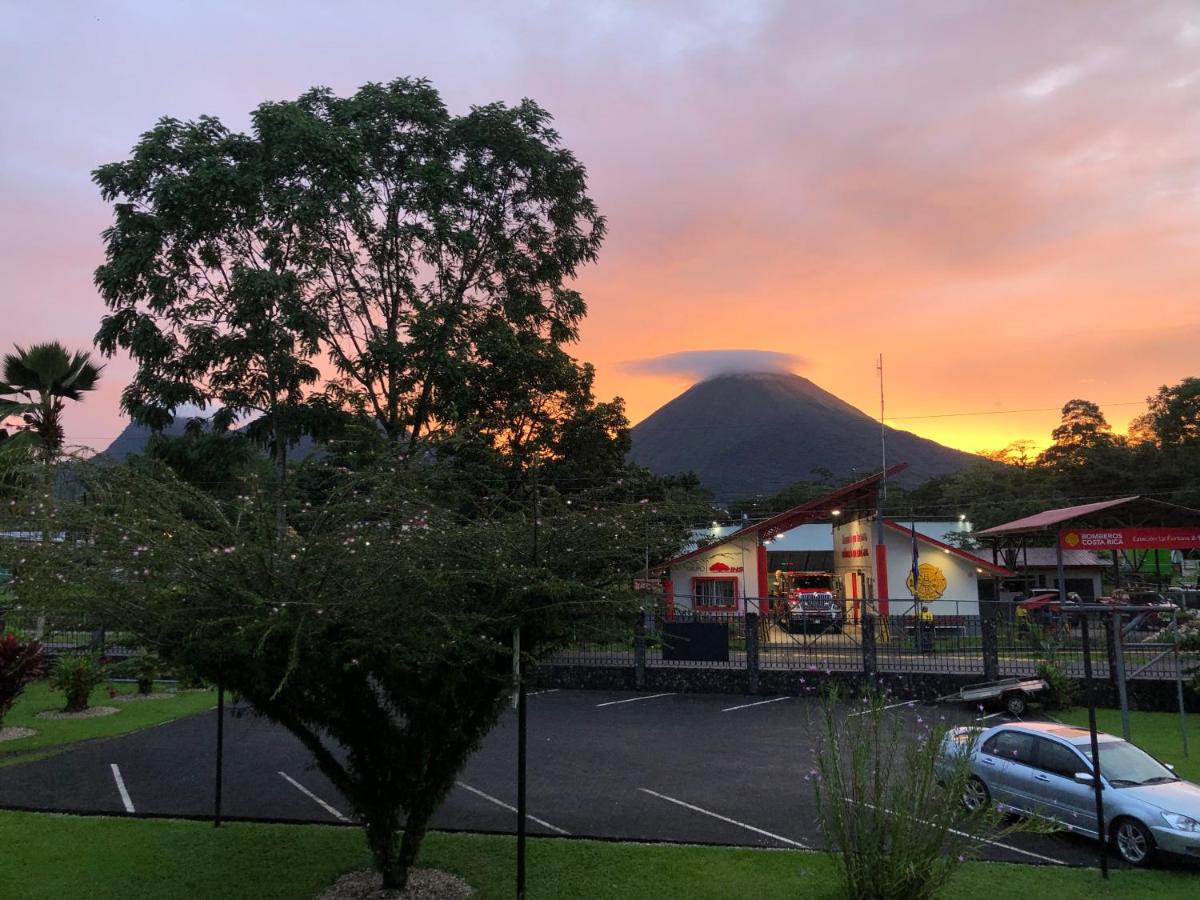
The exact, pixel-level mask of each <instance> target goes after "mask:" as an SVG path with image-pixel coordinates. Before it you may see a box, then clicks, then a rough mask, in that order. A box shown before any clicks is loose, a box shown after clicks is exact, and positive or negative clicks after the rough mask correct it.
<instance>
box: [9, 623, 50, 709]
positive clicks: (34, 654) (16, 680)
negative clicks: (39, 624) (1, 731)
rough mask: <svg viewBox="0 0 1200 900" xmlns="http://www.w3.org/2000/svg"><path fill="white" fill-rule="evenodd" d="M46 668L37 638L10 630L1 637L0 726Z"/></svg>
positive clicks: (43, 652) (44, 657)
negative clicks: (23, 635) (20, 635)
mask: <svg viewBox="0 0 1200 900" xmlns="http://www.w3.org/2000/svg"><path fill="white" fill-rule="evenodd" d="M45 669H46V654H45V651H44V650H43V649H42V645H41V644H39V643H38V642H37V641H26V640H24V639H23V638H21V637H19V636H17V635H15V634H13V633H12V632H9V633H7V634H5V635H3V636H2V637H0V726H3V725H4V717H5V716H6V715H7V714H8V711H9V710H10V709H12V707H13V704H14V703H16V702H17V697H19V696H21V692H22V691H23V690H25V685H27V684H29V682H31V681H33V680H34V679H35V678H37V677H38V676H39V675H41V674H42V672H44V671H45Z"/></svg>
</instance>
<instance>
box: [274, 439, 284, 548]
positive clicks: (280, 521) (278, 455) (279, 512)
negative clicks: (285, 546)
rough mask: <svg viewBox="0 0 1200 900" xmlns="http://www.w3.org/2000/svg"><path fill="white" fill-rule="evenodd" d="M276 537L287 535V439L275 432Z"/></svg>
mask: <svg viewBox="0 0 1200 900" xmlns="http://www.w3.org/2000/svg"><path fill="white" fill-rule="evenodd" d="M275 475H276V478H277V482H278V483H277V484H276V485H275V537H276V538H277V539H278V540H281V541H282V540H283V539H284V537H285V536H286V535H287V441H286V440H285V439H284V438H283V437H280V435H279V431H278V430H276V432H275Z"/></svg>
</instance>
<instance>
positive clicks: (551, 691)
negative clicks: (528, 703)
mask: <svg viewBox="0 0 1200 900" xmlns="http://www.w3.org/2000/svg"><path fill="white" fill-rule="evenodd" d="M557 693H558V688H547V689H546V690H544V691H530V692H529V693H528V694H526V695H525V696H526V697H537V696H539V695H540V694H557Z"/></svg>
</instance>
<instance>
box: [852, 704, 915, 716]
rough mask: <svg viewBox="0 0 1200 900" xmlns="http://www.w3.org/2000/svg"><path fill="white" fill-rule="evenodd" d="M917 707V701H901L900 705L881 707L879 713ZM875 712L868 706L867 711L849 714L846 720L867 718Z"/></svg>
mask: <svg viewBox="0 0 1200 900" xmlns="http://www.w3.org/2000/svg"><path fill="white" fill-rule="evenodd" d="M916 705H917V701H916V700H901V701H900V702H899V703H892V704H889V705H888V706H881V707H879V712H883V711H884V710H887V709H899V708H900V707H902V706H916ZM873 712H875V709H874V707H870V706H868V707H867V708H866V709H862V710H859V711H858V712H852V713H847V714H846V718H847V719H853V718H854V717H855V716H865V715H867V714H868V713H873Z"/></svg>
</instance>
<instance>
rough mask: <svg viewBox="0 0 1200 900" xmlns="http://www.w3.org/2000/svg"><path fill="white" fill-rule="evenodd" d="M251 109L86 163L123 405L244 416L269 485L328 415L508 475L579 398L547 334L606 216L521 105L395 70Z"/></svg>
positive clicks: (575, 409) (549, 133)
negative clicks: (266, 448)
mask: <svg viewBox="0 0 1200 900" xmlns="http://www.w3.org/2000/svg"><path fill="white" fill-rule="evenodd" d="M252 118H253V126H254V127H253V130H252V133H250V134H240V133H236V132H233V131H231V130H229V129H228V128H226V127H225V126H224V125H223V124H222V123H220V122H219V121H217V120H216V119H212V118H202V119H200V120H198V121H196V122H186V123H185V122H179V121H177V120H174V119H163V120H162V121H161V122H159V124H158V125H157V126H156V127H155V128H154V129H153V130H151V131H150V132H148V133H147V134H146V135H144V136H143V138H142V139H141V141H140V142H139V143H138V145H137V146H136V147H135V148H134V152H133V154H132V156H131V158H130V159H129V160H127V161H125V162H121V163H114V164H111V165H107V166H102V167H100V168H99V169H97V170H96V172H95V173H94V176H95V179H96V181H97V183H98V184H99V185H100V187H101V190H102V193H103V195H104V197H105V199H107V200H109V201H110V202H112V203H113V206H114V214H115V222H114V224H113V226H112V227H111V228H110V229H108V230H107V231H106V232H105V243H106V250H107V261H106V263H105V264H104V265H103V266H101V267H100V268H99V269H98V270H97V273H96V281H97V284H98V285H99V287H100V289H101V293H102V294H103V296H104V298H105V301H106V302H107V303H108V306H109V308H110V314H109V315H108V316H107V317H106V318H105V320H104V322H103V324H102V326H101V329H100V332H99V334H98V335H97V341H98V344H99V346H100V347H101V349H102V350H103V351H104V352H105V353H108V354H111V353H114V352H116V351H117V350H118V349H125V350H128V351H129V352H130V354H131V355H132V356H133V357H134V359H135V360H136V361H137V363H138V371H137V375H136V377H135V379H134V381H133V383H132V384H130V386H129V387H128V388H127V389H126V391H125V394H124V397H123V403H124V406H125V408H126V410H127V411H128V412H129V413H130V414H131V415H132V416H133V417H134V418H135V419H138V420H139V421H142V422H145V423H147V424H151V425H161V424H163V423H165V422H166V421H168V420H169V419H170V417H171V416H172V415H173V414H174V411H175V410H176V409H177V408H178V407H179V406H181V405H182V404H185V403H194V404H198V405H201V406H205V405H207V404H216V405H218V406H219V407H221V412H220V413H219V414H218V424H221V423H222V422H227V421H232V420H233V419H235V418H237V417H241V416H254V415H259V416H261V418H260V419H259V420H258V423H259V424H258V425H257V426H256V427H257V428H258V429H260V430H261V431H262V432H264V434H265V436H266V437H267V439H268V440H269V441H270V443H271V444H272V446H273V447H274V448H275V455H276V459H277V462H278V469H279V480H280V482H282V481H283V479H284V477H285V475H286V447H287V445H288V443H289V442H290V441H292V440H295V438H296V437H297V436H298V435H300V434H302V433H312V432H313V431H314V430H315V429H316V426H317V425H318V424H319V423H321V422H326V421H328V419H327V417H328V414H329V413H330V412H331V411H334V410H337V411H342V412H353V413H357V414H360V415H362V416H364V417H367V418H369V419H370V420H372V421H373V422H374V424H375V427H376V428H377V429H378V430H379V431H380V432H381V433H382V435H383V436H384V437H385V438H386V439H387V440H389V441H391V442H394V443H397V444H401V445H403V446H404V447H405V448H406V452H407V453H408V455H409V457H411V456H412V454H413V453H414V452H415V451H416V450H417V449H418V447H421V446H422V445H423V443H424V442H425V441H426V440H427V439H429V438H431V437H434V436H436V437H444V436H451V435H461V434H463V433H468V434H470V435H473V436H474V437H475V438H476V439H477V440H480V441H483V442H486V443H488V444H490V445H491V446H493V447H496V448H499V449H500V450H502V451H503V452H504V453H506V454H507V456H508V457H509V458H510V460H512V461H513V462H514V463H515V464H516V467H517V468H518V469H519V468H520V467H521V466H522V465H523V464H524V463H526V462H528V460H529V459H531V458H532V456H533V455H534V454H536V453H537V452H539V448H544V446H545V444H546V443H547V442H548V441H549V440H551V439H550V438H548V437H546V436H544V435H543V434H542V432H543V431H544V430H546V429H547V428H549V429H553V428H554V427H555V423H556V422H557V421H561V420H563V419H565V418H568V417H570V416H572V415H576V414H578V413H579V412H580V410H581V409H584V408H586V407H587V406H588V405H589V404H590V403H591V402H592V397H591V373H590V370H587V369H586V368H583V367H580V366H579V365H578V364H577V363H576V362H575V360H574V359H572V358H571V357H570V356H569V355H568V354H567V353H566V352H565V350H564V349H563V345H564V344H565V343H567V342H569V341H571V340H573V339H574V338H575V336H576V334H577V328H578V324H579V322H580V320H581V319H582V317H583V315H584V313H585V309H586V307H585V304H584V302H583V299H582V297H581V296H580V295H579V293H578V292H577V291H576V290H574V289H573V288H572V286H571V282H572V279H573V278H574V276H575V275H576V273H577V271H578V269H579V267H580V266H581V265H583V264H585V263H587V262H589V261H591V260H594V259H595V257H596V252H597V250H598V248H599V245H600V242H601V239H602V237H603V233H604V220H603V218H602V217H601V216H600V215H599V214H598V212H597V210H596V208H595V205H594V203H593V202H592V200H591V199H590V198H589V197H588V195H587V193H586V179H585V174H586V173H585V171H584V168H583V166H582V165H581V164H580V163H579V162H578V161H577V160H576V159H575V157H574V156H573V155H572V154H571V153H570V152H569V151H568V150H566V149H564V148H562V147H561V146H559V138H558V135H557V134H556V133H555V131H554V130H553V129H552V128H551V127H550V124H549V115H548V114H547V113H546V112H545V111H544V110H542V109H541V108H540V107H539V106H537V104H535V103H533V102H532V101H528V100H526V101H523V102H522V103H520V104H518V105H516V106H514V107H508V106H505V105H503V104H490V105H487V106H481V107H476V108H473V109H472V110H470V111H469V112H468V113H466V114H465V115H462V116H452V115H451V114H449V113H448V111H447V110H446V109H445V107H444V105H443V104H442V102H441V99H440V97H439V96H438V94H437V92H436V91H435V90H434V89H433V88H432V86H430V85H429V83H428V82H425V81H420V80H409V79H399V80H396V81H393V82H391V83H390V84H387V85H379V84H370V85H367V86H365V87H364V88H362V89H361V90H359V91H358V92H357V93H355V94H354V95H353V96H351V97H348V98H340V97H337V96H335V95H334V94H333V93H332V92H331V91H329V90H327V89H315V90H312V91H309V92H308V93H306V94H304V95H303V96H301V97H300V98H299V99H297V100H295V101H290V102H282V103H267V104H263V105H262V106H260V107H259V108H258V109H257V110H255V112H254V113H253V116H252ZM323 358H325V359H327V360H328V361H329V363H330V365H329V366H328V368H327V370H326V372H327V374H328V375H329V376H330V377H328V378H323V377H322V372H321V369H320V368H319V364H320V362H321V361H322V359H323ZM322 388H323V398H322V400H323V402H322V403H319V404H315V403H314V402H313V400H314V394H315V393H316V392H318V391H319V390H321V389H322ZM281 495H282V494H281ZM277 515H278V517H279V520H280V521H279V524H280V527H282V525H283V516H284V513H283V510H282V506H280V507H279V509H278V510H277Z"/></svg>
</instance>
